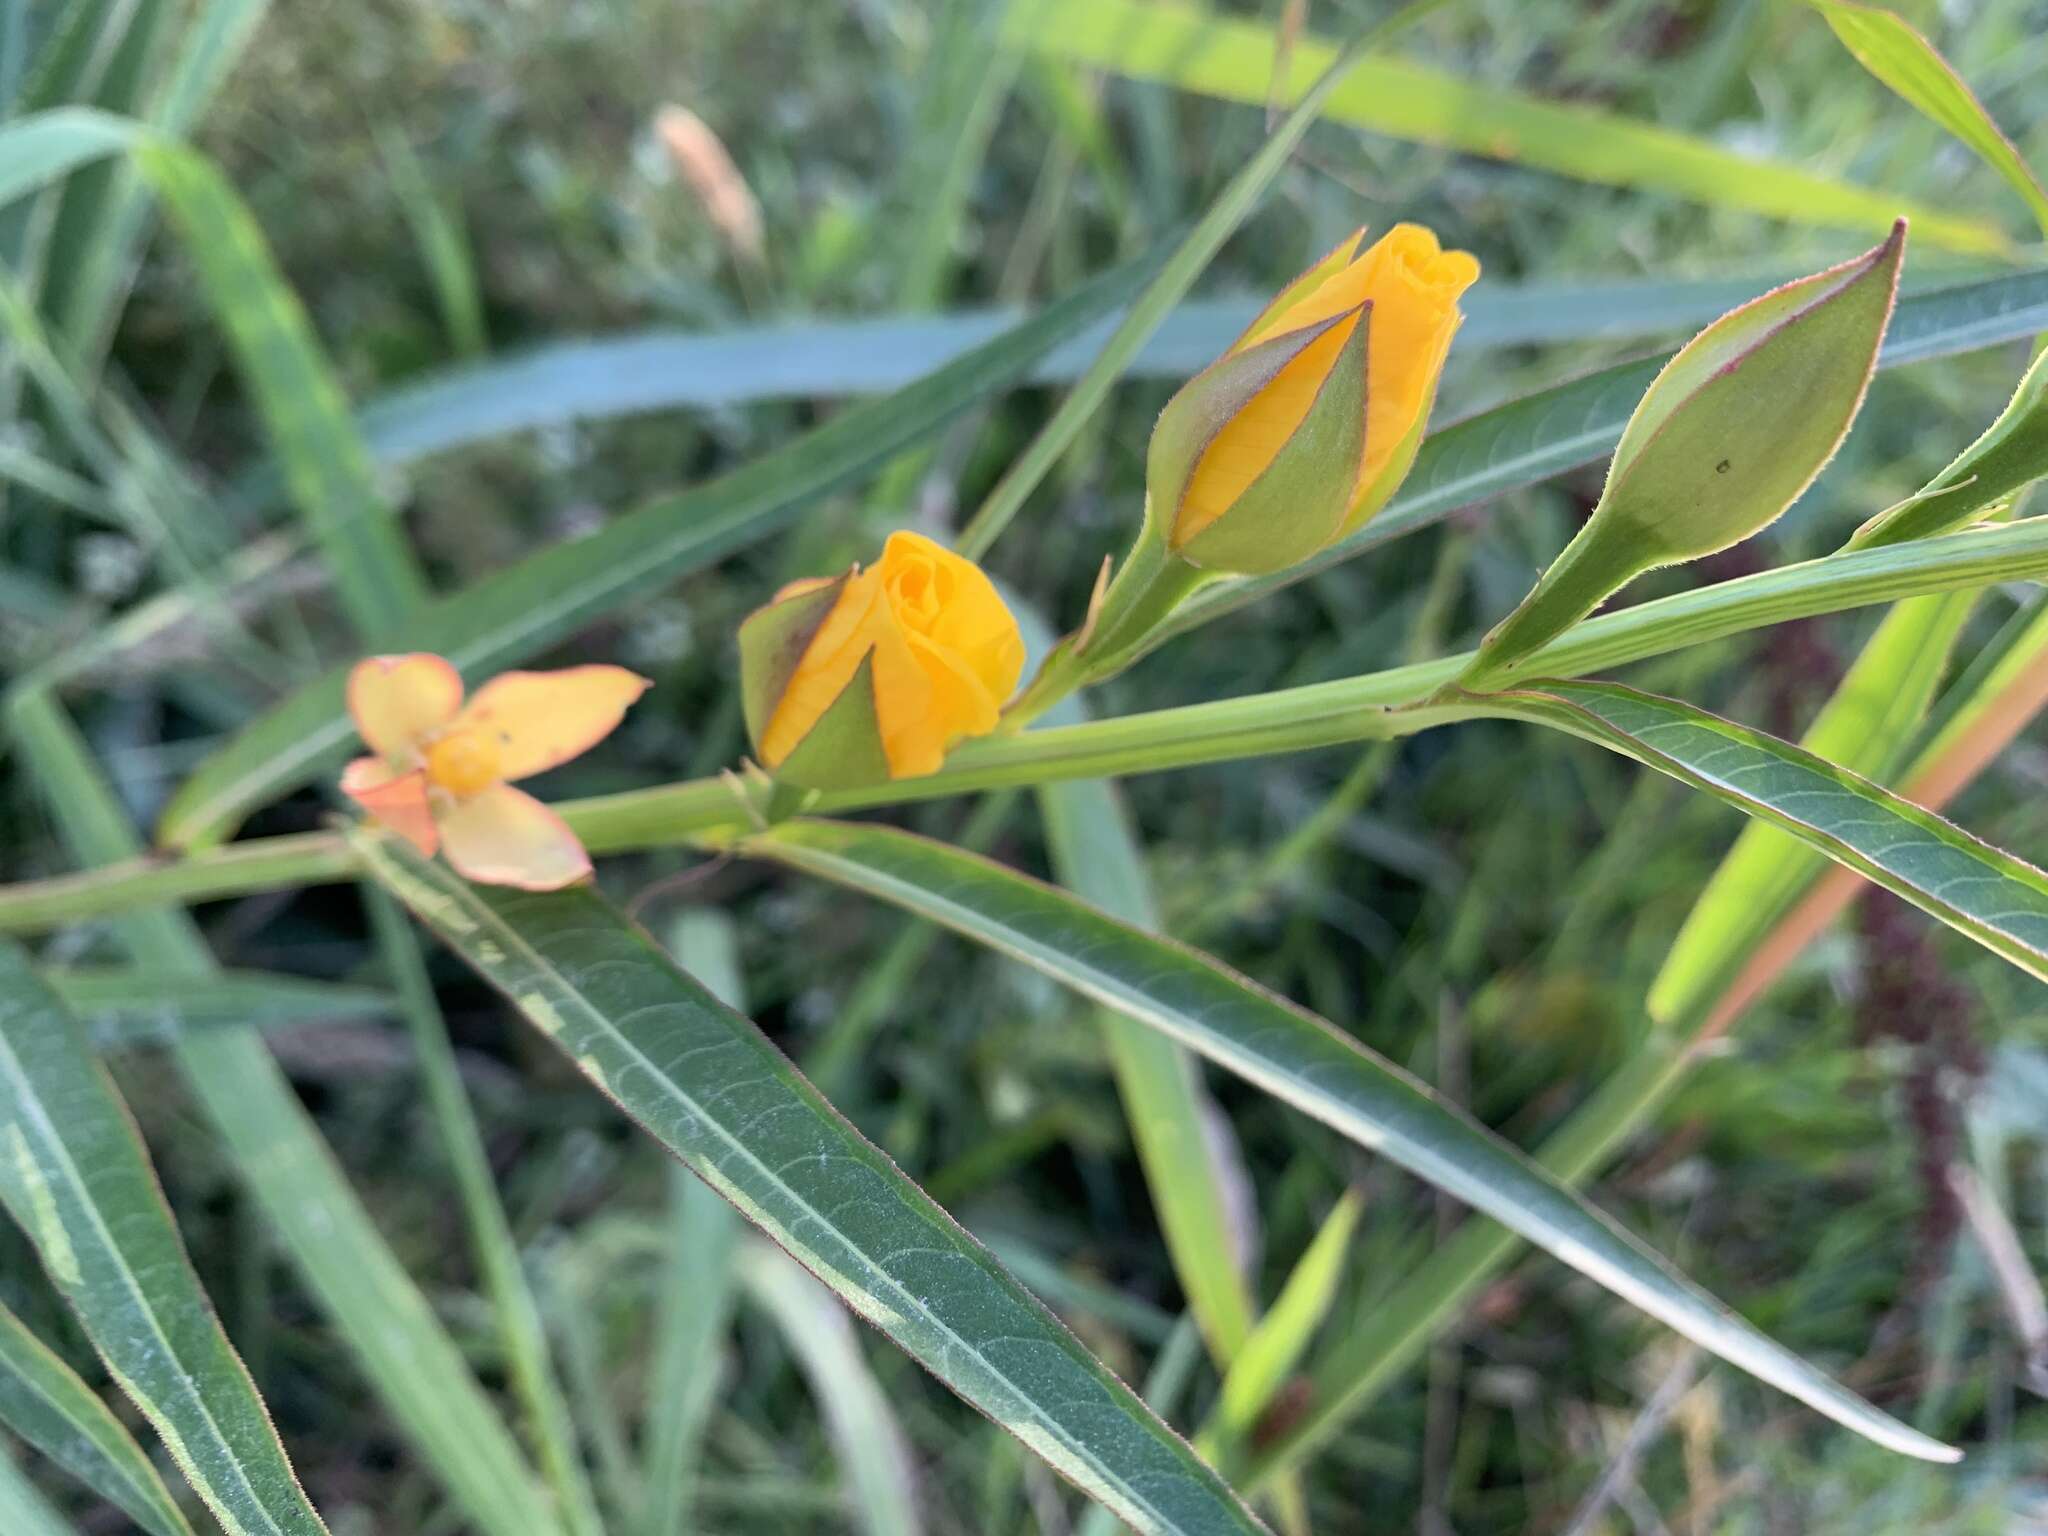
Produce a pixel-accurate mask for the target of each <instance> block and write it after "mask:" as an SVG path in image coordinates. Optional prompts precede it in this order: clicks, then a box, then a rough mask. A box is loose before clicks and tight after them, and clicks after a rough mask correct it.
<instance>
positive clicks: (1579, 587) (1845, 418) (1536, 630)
mask: <svg viewBox="0 0 2048 1536" xmlns="http://www.w3.org/2000/svg"><path fill="white" fill-rule="evenodd" d="M1905 248H1906V222H1905V220H1903V219H1901V220H1900V221H1899V222H1898V223H1897V224H1896V225H1895V226H1893V229H1892V234H1891V238H1890V239H1888V240H1886V241H1885V243H1884V244H1883V245H1880V246H1878V247H1877V248H1876V249H1875V250H1872V251H1868V252H1866V253H1865V254H1864V255H1862V256H1859V257H1857V258H1855V259H1854V260H1853V261H1847V262H1844V263H1842V265H1840V266H1837V267H1830V268H1829V269H1828V270H1827V271H1825V272H1819V273H1816V274H1814V275H1813V276H1812V277H1805V278H1801V279H1799V280H1798V281H1796V282H1792V283H1787V284H1786V285H1785V286H1784V287H1782V288H1779V289H1776V290H1774V291H1773V292H1771V293H1767V294H1765V295H1764V296H1763V297H1762V298H1760V299H1755V300H1753V301H1751V302H1750V303H1748V304H1745V305H1743V306H1742V307H1741V308H1740V309H1737V310H1733V311H1731V312H1729V313H1728V314H1726V315H1723V316H1722V317H1721V318H1720V319H1719V320H1716V321H1715V322H1714V323H1713V324H1712V325H1710V326H1708V327H1707V328H1706V329H1705V330H1704V331H1702V332H1700V334H1699V335H1697V336H1695V337H1694V338H1693V339H1692V340H1691V341H1690V342H1688V343H1687V344H1686V345H1685V347H1684V348H1683V349H1682V350H1681V351H1680V352H1679V353H1678V355H1677V356H1676V357H1674V358H1672V360H1671V361H1670V362H1669V363H1668V364H1666V365H1665V368H1664V371H1663V372H1662V373H1660V374H1658V375H1657V378H1656V380H1655V381H1654V382H1653V383H1652V384H1651V385H1650V388H1649V390H1648V392H1647V393H1645V394H1644V396H1643V399H1642V403H1641V404H1640V405H1638V406H1637V407H1636V411H1635V415H1634V416H1632V417H1631V418H1630V419H1629V424H1628V427H1627V429H1626V430H1625V431H1623V433H1622V435H1621V442H1620V444H1619V446H1617V447H1616V449H1615V450H1614V462H1613V465H1612V466H1611V467H1610V469H1609V470H1608V473H1607V485H1606V488H1605V489H1604V490H1603V491H1602V492H1601V495H1600V503H1599V505H1598V506H1596V507H1595V508H1594V509H1593V515H1592V516H1591V517H1590V518H1588V519H1587V521H1586V526H1585V527H1584V528H1582V529H1580V530H1579V534H1578V537H1576V538H1575V539H1573V540H1572V542H1571V543H1570V544H1568V545H1567V546H1565V549H1564V552H1563V553H1562V554H1560V555H1559V556H1558V557H1557V559H1556V561H1554V562H1553V563H1552V565H1551V566H1550V568H1549V569H1548V570H1547V571H1545V572H1544V573H1543V576H1542V579H1541V580H1539V581H1538V582H1537V583H1536V586H1535V588H1534V589H1533V590H1532V591H1531V592H1530V593H1529V595H1528V597H1526V598H1525V599H1523V601H1522V604H1521V606H1520V607H1519V608H1517V609H1516V610H1515V611H1514V612H1513V613H1512V614H1510V615H1509V616H1508V617H1507V618H1506V619H1505V620H1503V621H1502V622H1501V623H1500V624H1499V625H1498V626H1497V627H1496V628H1495V629H1494V631H1493V632H1492V633H1491V634H1490V635H1488V636H1487V637H1486V641H1485V643H1484V644H1483V645H1482V646H1481V647H1480V651H1479V655H1478V656H1477V657H1476V658H1475V659H1474V661H1473V664H1472V666H1471V667H1470V668H1469V669H1468V670H1467V671H1466V673H1465V676H1464V677H1463V678H1461V679H1460V686H1462V687H1466V688H1473V687H1487V686H1497V685H1498V684H1500V683H1501V682H1502V681H1504V680H1505V679H1506V678H1507V677H1509V676H1510V675H1512V674H1513V672H1514V671H1515V670H1516V669H1517V667H1518V665H1519V664H1521V663H1522V662H1524V661H1525V660H1526V659H1527V658H1528V657H1529V655H1530V654H1531V653H1533V652H1534V651H1535V650H1537V649H1538V648H1539V647H1540V646H1542V645H1544V644H1545V643H1546V642H1548V641H1550V640H1551V639H1553V638H1555V637H1556V636H1558V635H1560V634H1562V633H1563V632H1564V631H1565V630H1567V629H1569V628H1570V627H1571V626H1572V625H1574V624H1576V623H1577V622H1578V621H1579V620H1580V619H1582V618H1584V617H1585V616H1586V615H1587V614H1589V613H1591V612H1592V611H1593V610H1594V609H1595V608H1597V607H1599V606H1600V605H1601V604H1602V603H1604V602H1605V601H1606V600H1607V599H1608V598H1609V597H1610V596H1612V595H1613V593H1614V592H1616V591H1617V590H1618V589H1620V588H1621V587H1623V586H1625V585H1627V584H1628V583H1629V582H1631V581H1633V580H1634V579H1635V578H1636V577H1638V576H1640V575H1642V574H1643V573H1644V572H1645V571H1650V570H1655V569H1656V568H1657V567H1659V566H1665V565H1674V564H1677V563H1678V562H1679V561H1682V560H1696V559H1698V558H1699V557H1700V556H1702V555H1710V554H1713V553H1715V552H1716V551H1717V550H1723V549H1726V548H1728V547H1729V546H1730V545H1732V544H1738V543H1740V542H1741V541H1742V540H1744V539H1746V538H1748V537H1749V536H1750V535H1751V534H1753V533H1756V532H1758V531H1759V530H1761V529H1763V528H1766V527H1768V526H1769V525H1770V524H1771V523H1773V522H1775V521H1776V520H1777V519H1778V517H1779V516H1780V515H1781V514H1783V512H1784V511H1785V509H1786V508H1787V507H1789V506H1791V505H1792V503H1793V502H1795V501H1796V500H1798V499H1799V496H1800V495H1801V493H1802V492H1804V491H1805V490H1806V488H1807V487H1808V486H1809V485H1811V484H1812V483H1813V481H1814V477H1815V476H1817V475H1818V474H1819V473H1820V472H1821V469H1822V468H1823V467H1824V466H1825V465H1826V464H1827V462H1828V460H1829V459H1831V458H1832V457H1834V453H1835V450H1836V448H1838V447H1839V446H1841V442H1842V439H1843V438H1844V437H1845V436H1847V435H1848V431H1849V424H1850V423H1851V422H1852V421H1854V420H1855V419H1856V412H1857V411H1858V410H1859V409H1860V408H1861V406H1862V404H1863V395H1864V391H1865V390H1866V389H1867V388H1868V387H1869V384H1870V375H1871V371H1872V369H1873V368H1874V367H1875V366H1876V363H1877V353H1878V348H1879V346H1880V344H1881V343H1882V342H1883V340H1884V332H1885V327H1886V325H1887V324H1888V323H1889V321H1890V319H1891V312H1892V302H1893V299H1894V298H1895V296H1896V294H1897V292H1898V281H1899V266H1900V263H1901V261H1902V260H1903V258H1904V256H1905Z"/></svg>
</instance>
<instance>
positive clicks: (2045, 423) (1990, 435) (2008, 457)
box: [1848, 352, 2048, 549]
mask: <svg viewBox="0 0 2048 1536" xmlns="http://www.w3.org/2000/svg"><path fill="white" fill-rule="evenodd" d="M2043 475H2048V352H2044V353H2043V354H2042V355H2041V356H2040V357H2038V358H2036V359H2035V360H2034V366H2033V367H2031V368H2029V369H2028V370H2027V372H2026V376H2025V377H2024V378H2022V379H2021V380H2020V387H2019V388H2018V389H2016V390H2015V391H2013V397H2012V403H2011V404H2009V405H2008V406H2006V408H2005V409H2004V411H2002V412H2001V413H2000V414H1999V417H1998V420H1996V421H1994V422H1993V423H1991V425H1990V426H1989V427H1988V428H1986V429H1985V432H1984V435H1983V436H1982V437H1980V438H1978V439H1977V441H1975V442H1974V443H1972V444H1970V446H1969V447H1967V448H1965V449H1964V450H1963V451H1962V452H1961V453H1960V454H1958V455H1957V456H1956V460H1955V462H1954V463H1952V464H1950V465H1949V466H1948V468H1946V469H1944V470H1943V471H1942V472H1941V473H1940V474H1938V475H1936V476H1935V477H1934V478H1933V479H1932V480H1930V481H1928V482H1927V484H1926V485H1925V486H1923V487H1922V488H1921V489H1920V491H1919V492H1918V493H1917V494H1915V495H1912V496H1909V497H1907V498H1906V499H1905V500H1904V501H1902V502H1900V503H1898V505H1896V506H1892V507H1887V508H1885V510H1884V511H1882V512H1880V513H1878V514H1877V516H1875V517H1873V518H1872V519H1871V520H1870V521H1869V522H1867V523H1865V524H1864V525H1863V526H1862V527H1861V528H1858V529H1857V530H1856V534H1855V537H1853V538H1851V539H1850V540H1849V545H1848V547H1849V548H1851V549H1868V548H1870V547H1872V546H1873V545H1878V544H1903V543H1905V542H1906V540H1908V539H1927V538H1932V537H1933V536H1934V535H1936V534H1938V533H1950V532H1953V531H1954V530H1955V529H1957V528H1967V527H1968V526H1969V525H1970V524H1971V523H1974V522H1976V521H1977V520H1978V519H1980V518H1982V517H1985V516H1987V515H1988V514H1990V513H1991V512H1992V511H1994V510H1995V509H1997V508H1998V507H2000V506H2003V505H2004V504H2005V503H2007V502H2009V501H2010V500H2012V498H2013V497H2014V496H2016V495H2017V494H2019V492H2020V491H2022V490H2024V489H2025V488H2026V487H2027V486H2028V485H2030V484H2031V483H2033V482H2034V481H2036V480H2038V479H2040V478H2041V477H2042V476H2043Z"/></svg>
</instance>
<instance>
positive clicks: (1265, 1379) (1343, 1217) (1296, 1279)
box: [1196, 1189, 1365, 1447]
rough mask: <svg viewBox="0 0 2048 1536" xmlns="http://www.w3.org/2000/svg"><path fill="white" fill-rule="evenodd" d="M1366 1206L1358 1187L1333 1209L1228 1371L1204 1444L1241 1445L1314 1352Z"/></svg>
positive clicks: (1208, 1445)
mask: <svg viewBox="0 0 2048 1536" xmlns="http://www.w3.org/2000/svg"><path fill="white" fill-rule="evenodd" d="M1364 1208H1365V1201H1364V1198H1363V1196H1361V1195H1360V1194H1359V1192H1358V1191H1357V1190H1355V1189H1347V1190H1346V1191H1345V1192H1344V1195H1343V1198H1342V1199H1340V1200H1339V1201H1338V1202H1337V1203H1336V1204H1335V1205H1334V1206H1332V1207H1331V1208H1330V1214H1329V1215H1328V1216H1326V1217H1324V1218H1323V1224H1322V1225H1321V1226H1320V1227H1318V1228H1317V1229H1316V1235H1315V1239H1314V1241H1312V1242H1311V1243H1310V1244H1309V1245H1308V1247H1307V1248H1306V1249H1305V1250H1304V1251H1303V1252H1302V1255H1301V1257H1300V1259H1298V1260H1296V1262H1295V1265H1294V1268H1293V1270H1292V1271H1290V1272H1289V1274H1288V1276H1287V1283H1286V1284H1285V1285H1283V1286H1282V1287H1281V1288H1280V1295H1279V1297H1278V1299H1277V1300H1275V1301H1274V1303H1273V1305H1272V1307H1271V1308H1269V1309H1268V1310H1267V1312H1266V1315H1265V1316H1264V1317H1261V1318H1260V1319H1259V1326H1258V1327H1257V1328H1256V1329H1254V1330H1253V1332H1252V1336H1251V1338H1249V1339H1248V1340H1246V1341H1245V1347H1244V1353H1243V1354H1242V1355H1240V1356H1239V1357H1238V1358H1237V1361H1236V1363H1235V1364H1233V1365H1232V1366H1231V1367H1230V1371H1229V1373H1228V1374H1227V1375H1226V1376H1224V1378H1223V1393H1222V1396H1221V1397H1220V1398H1219V1400H1218V1401H1217V1404H1216V1413H1215V1419H1214V1421H1213V1422H1212V1423H1211V1424H1210V1426H1209V1427H1208V1428H1207V1429H1206V1430H1205V1431H1204V1432H1203V1435H1202V1437H1201V1439H1200V1440H1198V1441H1197V1442H1196V1443H1197V1444H1198V1445H1203V1446H1205V1447H1213V1446H1218V1445H1235V1444H1237V1443H1238V1442H1240V1441H1242V1440H1244V1438H1245V1437H1246V1436H1248V1435H1249V1434H1251V1432H1252V1431H1253V1430H1254V1429H1255V1428H1257V1427H1258V1422H1259V1416H1260V1415H1261V1414H1263V1413H1264V1412H1265V1411H1266V1408H1267V1405H1268V1404H1270V1403H1271V1402H1272V1401H1273V1398H1274V1396H1275V1395H1276V1394H1277V1393H1278V1392H1279V1391H1280V1389H1281V1388H1282V1387H1284V1386H1285V1385H1287V1377H1288V1373H1289V1372H1291V1371H1292V1370H1293V1369H1294V1368H1295V1366H1296V1365H1297V1364H1299V1363H1300V1361H1301V1357H1302V1356H1303V1355H1304V1354H1306V1353H1307V1352H1308V1346H1309V1343H1310V1341H1311V1340H1312V1339H1314V1337H1315V1334H1316V1330H1317V1329H1318V1328H1320V1327H1322V1325H1323V1319H1324V1318H1325V1317H1327V1316H1328V1315H1329V1311H1330V1304H1331V1303H1332V1302H1333V1301H1335V1300H1336V1298H1337V1283H1338V1281H1340V1280H1341V1279H1342V1278H1343V1275H1344V1258H1345V1252H1346V1250H1347V1249H1348V1248H1349V1247H1350V1245H1351V1234H1352V1233H1353V1232H1354V1231H1355V1230H1356V1229H1357V1227H1358V1216H1359V1213H1360V1212H1361V1211H1362V1210H1363V1209H1364Z"/></svg>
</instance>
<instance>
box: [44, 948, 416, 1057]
mask: <svg viewBox="0 0 2048 1536" xmlns="http://www.w3.org/2000/svg"><path fill="white" fill-rule="evenodd" d="M43 982H44V984H45V985H46V986H48V987H49V988H50V990H51V991H53V992H55V993H56V994H57V996H58V997H59V998H61V999H62V1000H63V1002H64V1005H65V1006H66V1007H67V1008H69V1009H70V1010H71V1011H72V1013H74V1014H75V1015H77V1017H78V1019H79V1021H80V1022H81V1023H83V1024H84V1025H85V1028H86V1033H87V1034H88V1035H89V1036H90V1037H91V1039H92V1043H93V1045H94V1047H95V1048H96V1049H98V1050H102V1051H109V1050H122V1049H126V1048H128V1047H131V1046H137V1045H162V1044H165V1043H168V1042H169V1041H172V1040H175V1039H177V1038H178V1037H179V1036H180V1035H181V1034H183V1033H184V1032H185V1031H187V1030H194V1029H228V1028H236V1027H247V1028H251V1029H273V1028H280V1027H285V1026H290V1025H294V1024H312V1023H322V1022H328V1021H332V1020H336V1019H369V1018H384V1017H388V1016H389V1015H390V1014H391V1012H392V1009H393V1002H392V998H391V994H390V993H388V992H384V991H381V990H379V989H378V988H376V987H359V986H352V985H350V984H348V983H346V982H335V981H310V980H308V979H307V978H305V977H303V976H283V975H272V974H270V973H268V972H264V971H216V972H214V973H213V974H212V975H210V976H205V977H198V976H167V975H165V974H164V973H163V972H162V971H159V970H155V969H152V968H149V967H146V966H139V965H135V966H95V967H91V968H84V967H81V968H78V969H75V970H62V971H45V972H44V973H43Z"/></svg>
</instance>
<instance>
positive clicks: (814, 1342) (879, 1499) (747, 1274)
mask: <svg viewBox="0 0 2048 1536" xmlns="http://www.w3.org/2000/svg"><path fill="white" fill-rule="evenodd" d="M738 1267H739V1277H740V1282H741V1284H742V1285H744V1286H745V1288H746V1291H747V1294H748V1295H749V1296H751V1297H752V1298H753V1299H754V1301H755V1302H756V1303H757V1304H759V1305H760V1306H761V1307H762V1308H763V1309H764V1310H765V1311H766V1312H767V1313H768V1314H769V1316H771V1317H773V1318H774V1319H775V1323H776V1326H777V1327H778V1328H780V1329H781V1330H782V1337H783V1339H784V1341H785V1342H787V1343H788V1345H789V1347H790V1350H791V1352H792V1353H794V1354H795V1356H796V1358H797V1362H798V1364H799V1365H801V1366H802V1367H803V1372H804V1378H805V1380H807V1381H808V1382H809V1383H810V1387H811V1395H812V1396H813V1397H814V1398H816V1399H817V1401H818V1406H819V1407H820V1408H821V1409H822V1410H823V1412H824V1417H825V1429H826V1433H827V1435H828V1436H829V1437H830V1438H831V1441H832V1450H833V1454H834V1456H835V1457H837V1459H838V1461H839V1465H840V1468H841V1470H842V1471H843V1472H844V1473H845V1475H846V1479H847V1482H848V1485H849V1488H848V1491H849V1493H850V1494H851V1495H852V1497H851V1499H850V1500H849V1502H850V1503H851V1504H852V1506H853V1515H854V1523H855V1524H856V1525H857V1526H858V1528H859V1529H860V1530H862V1531H864V1532H866V1533H867V1536H918V1533H919V1532H921V1531H922V1530H923V1529H924V1522H923V1521H922V1520H921V1519H920V1518H919V1517H918V1513H917V1487H916V1481H915V1478H914V1476H913V1472H912V1469H913V1466H914V1462H913V1460H912V1457H911V1451H910V1441H909V1439H908V1437H907V1436H905V1434H904V1433H903V1426H902V1425H900V1424H899V1423H897V1422H896V1412H895V1410H894V1409H893V1408H892V1407H891V1406H890V1404H889V1397H888V1394H887V1393H885V1392H884V1391H883V1390H882V1387H881V1384H880V1383H879V1382H877V1381H876V1380H875V1377H874V1373H873V1372H872V1371H870V1370H869V1369H868V1363H867V1361H866V1360H864V1359H863V1358H862V1357H861V1351H860V1340H859V1338H858V1337H857V1336H856V1335H855V1333H854V1331H853V1324H852V1320H851V1319H850V1318H849V1317H848V1316H847V1315H846V1309H845V1308H844V1307H842V1306H841V1305H840V1304H839V1301H838V1299H837V1298H836V1297H834V1296H833V1294H832V1293H831V1292H830V1291H828V1290H827V1289H825V1287H824V1286H822V1285H820V1284H819V1283H818V1282H817V1281H816V1280H813V1279H812V1278H811V1277H810V1276H809V1275H808V1274H806V1273H805V1272H804V1270H803V1267H802V1266H801V1265H799V1264H798V1263H797V1262H796V1261H795V1260H794V1259H791V1258H790V1257H789V1256H788V1255H787V1254H785V1253H783V1252H782V1251H781V1250H780V1249H779V1248H777V1247H775V1245H774V1244H772V1243H768V1242H765V1241H763V1240H762V1239H760V1238H758V1237H756V1238H749V1239H748V1240H747V1241H746V1242H745V1244H744V1245H742V1247H741V1249H740V1255H739V1266H738Z"/></svg>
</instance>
